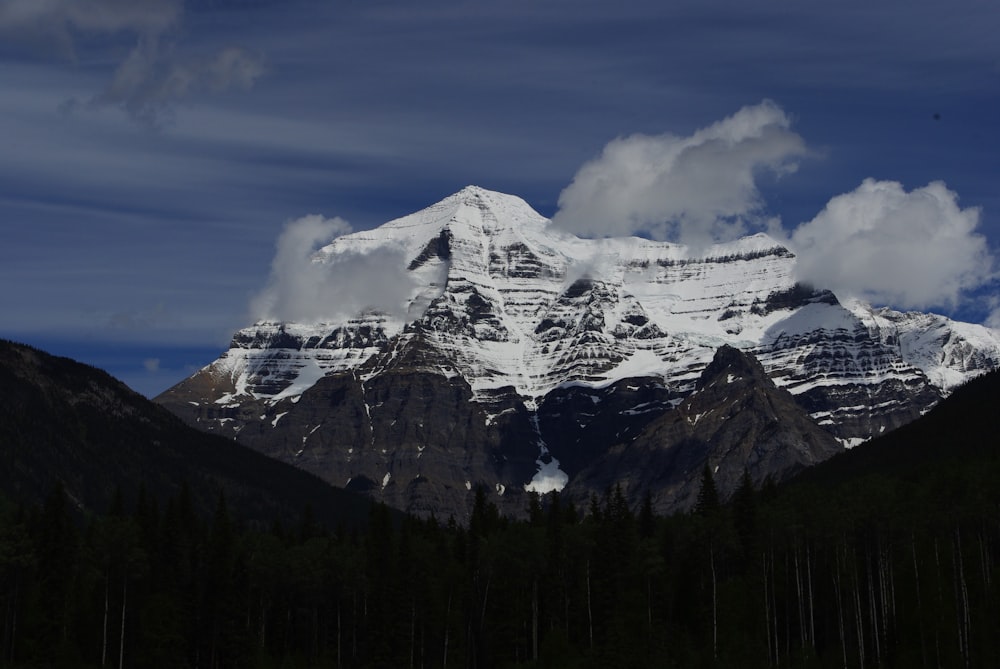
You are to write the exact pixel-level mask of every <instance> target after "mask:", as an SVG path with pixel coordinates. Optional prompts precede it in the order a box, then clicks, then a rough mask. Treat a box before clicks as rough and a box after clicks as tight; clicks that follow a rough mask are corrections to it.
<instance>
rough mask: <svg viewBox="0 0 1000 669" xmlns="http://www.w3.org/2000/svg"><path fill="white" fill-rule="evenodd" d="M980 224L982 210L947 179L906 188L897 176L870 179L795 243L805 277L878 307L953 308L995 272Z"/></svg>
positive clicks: (801, 231)
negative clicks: (962, 198)
mask: <svg viewBox="0 0 1000 669" xmlns="http://www.w3.org/2000/svg"><path fill="white" fill-rule="evenodd" d="M978 225H979V210H978V209H976V208H967V209H962V208H960V207H959V205H958V196H957V195H956V193H954V192H953V191H950V190H948V188H947V187H946V186H945V184H944V183H942V182H940V181H935V182H932V183H930V184H928V185H926V186H924V187H923V188H917V189H915V190H912V191H910V192H907V191H906V190H905V189H904V188H903V186H902V185H901V184H899V183H897V182H894V181H876V180H874V179H866V180H865V181H864V182H863V183H862V184H861V185H860V186H858V188H856V189H855V190H853V191H851V192H850V193H845V194H843V195H838V196H836V197H834V198H833V199H831V200H830V201H829V202H828V203H827V205H826V207H825V208H824V209H823V210H822V211H821V212H820V213H819V214H818V215H817V216H816V217H815V218H813V219H812V220H811V221H809V222H807V223H803V224H802V225H800V226H799V227H798V228H796V229H795V230H794V231H793V232H792V234H791V236H790V238H789V240H788V241H789V243H790V245H791V247H792V248H793V250H794V251H795V252H796V254H797V255H798V263H797V271H798V273H799V279H800V280H802V281H806V282H808V283H812V284H814V285H816V286H822V287H824V288H829V289H831V290H833V291H834V292H836V293H837V294H838V295H841V296H848V295H851V296H855V297H860V298H862V299H865V300H868V301H870V302H874V303H876V304H887V305H892V306H895V307H899V308H914V309H925V308H928V307H948V308H953V307H955V306H957V305H958V304H959V302H960V300H961V298H962V293H963V292H965V291H968V290H972V289H975V288H977V287H979V286H982V285H985V284H986V283H988V282H990V281H991V280H992V279H993V277H994V266H993V265H994V263H993V259H992V257H991V255H990V252H989V249H988V247H987V243H986V238H985V237H983V235H981V234H979V233H977V232H976V228H977V227H978Z"/></svg>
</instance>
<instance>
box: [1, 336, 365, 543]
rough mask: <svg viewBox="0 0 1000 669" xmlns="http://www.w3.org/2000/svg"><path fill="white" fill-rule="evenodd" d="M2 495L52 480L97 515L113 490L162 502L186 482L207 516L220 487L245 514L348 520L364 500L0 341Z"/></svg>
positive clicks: (29, 500)
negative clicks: (308, 512)
mask: <svg viewBox="0 0 1000 669" xmlns="http://www.w3.org/2000/svg"><path fill="white" fill-rule="evenodd" d="M0 446H2V448H0V458H2V466H0V494H2V495H5V496H7V497H8V498H9V499H11V500H15V501H17V502H18V503H24V504H29V505H30V504H40V503H41V502H42V501H43V500H44V499H45V498H46V496H47V495H49V494H50V493H51V492H52V490H53V488H54V487H55V486H56V485H57V484H59V485H61V486H62V488H63V489H64V491H65V494H66V496H67V497H68V499H69V500H70V501H71V503H72V505H73V506H74V507H76V508H77V509H79V510H80V511H81V512H84V513H103V512H105V511H106V510H107V509H108V508H109V507H110V505H111V503H112V499H113V497H114V495H115V493H116V491H120V492H121V494H122V496H123V497H124V498H125V499H126V500H134V499H136V498H137V496H138V495H139V493H140V489H142V490H143V491H144V492H145V494H146V495H148V496H149V497H150V498H151V499H152V500H157V501H159V502H161V503H162V502H163V501H165V500H167V499H168V498H172V497H175V496H176V495H178V493H180V491H181V489H182V487H183V486H184V484H187V486H188V487H189V492H190V494H191V498H192V503H193V505H194V508H195V511H196V512H198V513H200V514H202V515H209V514H211V512H212V511H213V510H214V509H215V508H216V504H217V501H218V497H219V494H220V493H223V494H224V495H225V497H226V500H227V502H228V504H229V505H230V506H231V507H232V508H233V509H234V510H235V511H236V513H237V514H238V515H239V516H240V517H241V518H242V519H243V520H247V521H249V520H256V521H258V522H263V523H270V522H271V521H272V520H275V519H282V520H283V521H286V522H287V521H291V520H293V519H296V518H298V517H299V516H301V514H302V513H303V510H304V509H305V508H306V506H307V505H311V506H312V508H313V510H314V512H315V514H316V517H317V520H322V521H323V522H326V523H330V524H331V526H332V525H334V524H336V523H338V522H347V523H349V524H355V523H357V522H359V521H363V520H364V519H365V518H366V517H367V513H368V506H369V502H368V501H367V500H365V499H363V498H360V497H358V496H355V495H352V494H349V493H346V492H344V491H342V490H337V489H335V488H332V487H331V486H329V485H327V484H325V483H323V482H322V481H320V480H319V479H317V478H315V477H314V476H312V475H310V474H307V473H306V472H303V471H300V470H298V469H296V468H294V467H290V466H288V465H283V464H281V463H278V462H275V461H274V460H271V459H269V458H266V457H264V456H262V455H260V454H258V453H255V452H254V451H252V450H250V449H248V448H245V447H243V446H240V445H238V444H236V443H234V442H233V441H231V440H228V439H225V438H220V437H217V436H213V435H208V434H205V433H202V432H199V431H197V430H193V429H191V428H189V427H187V426H186V425H184V424H183V423H182V422H181V421H180V419H178V418H177V417H176V416H174V415H173V414H171V413H170V412H169V411H167V410H165V409H164V408H163V407H161V406H159V405H157V404H154V403H153V402H150V401H149V400H147V399H145V398H144V397H142V396H140V395H139V394H137V393H135V392H133V391H132V390H130V389H129V388H128V387H126V386H125V385H124V384H122V383H121V382H120V381H117V380H116V379H114V378H112V377H111V376H109V375H108V374H106V373H105V372H103V371H101V370H98V369H95V368H93V367H89V366H87V365H83V364H81V363H78V362H75V361H73V360H70V359H68V358H61V357H55V356H51V355H48V354H46V353H44V352H42V351H39V350H36V349H33V348H30V347H28V346H24V345H20V344H16V343H13V342H8V341H0Z"/></svg>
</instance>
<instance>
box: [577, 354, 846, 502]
mask: <svg viewBox="0 0 1000 669" xmlns="http://www.w3.org/2000/svg"><path fill="white" fill-rule="evenodd" d="M842 450H843V446H841V445H840V444H839V443H838V442H837V440H836V439H834V438H833V436H832V435H831V434H830V433H828V432H826V431H825V430H823V429H822V428H820V427H819V426H818V425H817V424H816V423H815V422H814V421H813V420H811V419H810V417H809V416H808V415H807V414H806V412H805V411H804V410H803V409H802V407H800V406H799V405H798V404H796V403H795V401H794V399H793V398H792V395H791V394H790V393H789V392H788V391H786V390H783V389H780V388H777V387H776V386H775V385H774V383H773V381H771V379H769V378H768V377H767V375H766V373H765V372H764V368H763V367H762V366H761V365H760V363H759V362H757V360H755V359H754V358H753V357H752V356H750V355H748V354H747V353H744V352H742V351H739V350H738V349H735V348H732V347H729V346H723V347H721V348H720V349H719V350H718V351H717V352H716V355H715V357H714V358H713V360H712V362H711V364H709V366H708V367H707V368H705V371H704V372H703V373H702V375H701V377H700V378H699V379H698V383H697V387H696V389H695V391H694V392H693V393H691V394H690V395H689V396H688V397H687V398H685V399H684V401H682V402H681V403H680V405H679V406H677V407H676V408H675V409H672V410H670V411H667V412H665V413H663V414H662V415H660V416H659V417H658V418H657V419H655V420H654V421H652V422H651V423H649V424H648V425H647V426H646V427H645V429H644V430H643V431H642V432H641V433H640V434H639V435H638V436H637V437H636V438H634V439H633V440H632V441H630V442H627V443H619V444H616V445H615V446H614V447H612V448H611V449H610V450H609V451H608V452H607V453H606V454H605V455H604V456H602V457H600V458H597V459H596V460H594V461H593V463H592V464H591V465H590V466H588V467H587V468H586V469H585V470H584V471H583V472H581V473H580V475H579V476H577V477H575V478H574V479H573V480H572V482H571V483H570V484H569V486H568V487H567V489H566V494H568V495H570V496H572V497H574V498H576V499H577V500H578V501H580V502H585V501H586V500H587V499H588V498H589V497H590V496H591V495H597V496H600V495H601V494H602V493H603V492H604V491H606V490H608V489H610V488H612V487H614V486H621V488H622V492H623V494H624V495H625V498H626V499H627V500H628V501H629V503H630V506H632V507H633V508H638V507H639V505H640V504H641V503H642V501H643V499H644V497H645V496H646V495H647V494H648V495H649V496H650V498H651V501H652V503H653V509H654V510H655V511H656V512H658V513H672V512H675V511H679V510H689V509H690V508H692V507H693V506H694V504H695V501H696V499H697V497H698V491H699V488H700V485H701V482H700V474H701V472H702V469H703V468H704V467H705V466H706V465H707V466H708V467H709V468H710V470H711V471H712V473H713V476H714V478H715V481H716V486H717V488H718V490H719V493H720V496H721V497H722V498H723V499H726V498H728V497H729V496H730V495H732V493H733V492H735V491H736V489H737V488H738V487H739V484H740V482H741V479H742V477H743V472H744V471H747V472H748V473H749V474H750V477H751V480H752V481H753V482H754V484H755V485H757V486H760V485H761V484H762V483H763V482H764V481H765V480H767V479H768V478H773V479H775V480H781V479H785V478H787V477H789V476H791V475H793V474H794V473H796V472H798V471H801V470H802V469H804V468H806V467H809V466H812V465H815V464H817V463H819V462H822V461H823V460H826V459H827V458H830V457H832V456H834V455H836V454H837V453H839V452H841V451H842Z"/></svg>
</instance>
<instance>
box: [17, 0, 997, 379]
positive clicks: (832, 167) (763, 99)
mask: <svg viewBox="0 0 1000 669" xmlns="http://www.w3.org/2000/svg"><path fill="white" fill-rule="evenodd" d="M998 30H1000V6H998V5H997V4H996V3H995V2H993V1H992V0H956V1H955V2H951V3H943V2H940V1H939V0H935V1H933V2H929V1H924V0H914V1H909V2H896V1H887V2H871V1H870V0H866V1H864V2H856V1H854V0H847V1H845V2H841V3H818V2H810V1H802V0H799V1H797V2H763V3H746V2H735V1H731V0H721V1H719V2H713V3H705V2H683V1H682V2H671V3H664V2H660V1H659V0H656V1H654V0H623V1H620V2H615V3H610V2H607V1H606V0H530V1H529V0H509V1H505V2H486V1H485V0H468V1H460V0H450V1H449V0H425V1H424V2H419V3H417V2H412V1H410V0H401V1H395V0H386V1H379V0H369V1H364V2H362V1H360V0H354V1H347V0H344V1H341V0H290V1H283V2H271V1H269V0H203V1H200V2H196V1H189V2H183V1H182V0H45V1H44V2H43V1H41V0H0V90H2V94H0V137H3V138H4V142H3V148H2V151H0V225H2V233H3V243H2V244H0V282H2V285H3V287H4V290H3V291H2V293H0V336H4V337H7V338H11V339H15V340H18V341H23V342H26V343H29V344H33V345H36V346H39V347H41V348H44V349H47V350H50V351H52V352H55V353H58V354H62V355H69V356H72V357H75V358H77V359H80V360H83V361H84V362H88V363H91V364H94V365H97V366H100V367H103V368H104V369H107V370H108V371H110V372H111V373H112V374H114V375H116V376H118V377H119V378H121V379H122V380H124V381H126V382H127V383H129V384H130V385H131V386H132V387H134V388H136V389H137V390H139V391H140V392H143V393H146V394H147V395H153V394H156V393H157V392H159V391H162V390H164V389H166V388H167V387H169V386H170V385H172V384H173V383H176V382H177V381H179V380H180V379H181V378H183V377H184V376H186V375H188V374H190V373H192V372H193V371H194V370H196V369H197V368H199V367H201V366H203V365H205V364H207V363H209V362H210V361H211V360H213V359H214V358H215V357H216V356H217V355H218V354H219V353H220V352H221V351H222V350H224V349H225V348H226V344H227V343H228V340H229V337H230V335H231V334H232V332H233V331H234V330H235V329H237V328H239V327H242V326H245V325H248V324H249V322H250V321H251V320H252V314H251V310H250V305H251V303H252V300H253V297H254V296H255V295H256V294H258V293H259V292H260V291H261V290H262V289H263V287H264V286H265V284H266V283H267V280H268V275H269V272H270V267H271V262H272V258H273V256H274V252H275V243H276V240H277V239H278V236H279V235H280V234H281V231H282V229H283V228H284V226H285V225H286V223H287V222H289V221H292V220H296V219H299V218H301V217H303V216H306V215H308V214H321V215H323V216H326V217H340V218H342V219H345V220H346V221H348V222H349V223H350V224H351V226H352V227H353V229H355V230H357V229H364V228H369V227H373V226H376V225H379V224H380V223H383V222H385V221H387V220H389V219H391V218H394V217H396V216H400V215H404V214H406V213H409V212H412V211H415V210H417V209H420V208H422V207H424V206H426V205H428V204H431V203H433V202H435V201H437V200H438V199H440V198H442V197H444V196H446V195H448V194H450V193H452V192H454V191H457V190H459V189H460V188H462V187H463V186H465V185H467V184H477V185H480V186H483V187H486V188H490V189H494V190H499V191H504V192H509V193H514V194H517V195H520V196H521V197H523V198H524V199H526V200H527V201H528V202H529V203H530V204H531V205H532V206H534V207H535V208H536V209H537V210H539V211H540V212H541V213H543V214H545V215H548V216H552V215H556V214H557V212H558V215H557V220H559V219H561V220H563V221H565V222H566V224H567V225H570V226H573V225H575V224H576V223H574V221H573V220H570V219H574V218H576V219H577V220H578V219H579V215H576V216H575V217H574V212H582V211H593V207H592V206H591V205H592V203H594V202H598V201H600V202H603V203H605V204H607V202H609V201H610V200H607V199H604V200H601V199H600V192H599V190H598V189H597V187H596V185H595V184H596V183H597V182H598V181H600V180H601V179H603V180H604V182H610V183H616V184H620V189H619V190H618V191H617V192H618V193H626V194H628V197H622V198H620V199H621V204H620V205H619V206H612V205H610V204H608V205H607V206H606V207H605V208H606V209H607V210H606V211H605V218H606V219H607V220H606V223H607V227H606V229H605V228H603V227H601V226H602V225H603V223H602V221H587V222H586V225H583V223H582V222H580V228H579V231H580V232H581V233H585V234H631V233H636V232H642V233H646V234H653V235H654V236H662V237H664V238H676V239H680V240H681V241H686V240H685V239H684V238H683V235H695V236H696V237H697V236H698V235H699V234H700V235H701V236H702V237H705V236H706V235H707V236H708V237H712V238H717V237H719V236H720V235H722V236H726V235H730V234H733V233H734V231H735V230H736V229H737V228H740V229H742V230H745V231H755V230H756V229H764V228H769V229H770V230H771V231H772V232H775V233H779V234H783V235H785V236H786V237H787V238H788V239H789V240H790V242H792V243H794V244H798V245H799V247H801V250H802V252H803V253H804V254H809V253H811V254H812V257H813V258H814V259H815V262H814V263H813V264H812V265H810V267H812V268H813V269H814V270H815V272H816V273H815V276H816V277H822V278H823V280H828V281H830V282H833V283H836V282H838V281H839V282H842V283H844V286H845V289H854V290H857V291H858V292H859V293H860V294H862V295H866V296H868V297H873V298H876V301H881V302H883V303H886V304H892V305H893V306H897V307H900V308H921V309H928V310H934V311H937V312H941V313H946V314H948V315H952V316H954V317H957V318H961V319H963V320H970V321H974V322H985V321H987V320H989V319H991V318H992V319H994V320H990V322H991V323H996V322H997V321H996V320H995V319H996V313H995V312H996V307H997V304H996V294H997V284H996V282H995V280H993V278H992V275H993V272H994V269H995V262H994V260H995V258H996V257H997V253H998V252H1000V120H998V119H1000V39H998V38H997V33H998ZM749 116H755V118H756V120H752V119H751V120H750V121H747V118H748V117H749ZM741 124H742V125H741ZM737 126H739V128H740V130H739V132H738V133H737V134H738V135H739V136H738V138H737V141H736V142H735V143H733V142H730V143H729V144H726V146H727V147H728V148H726V149H725V151H730V150H733V147H736V149H738V152H737V153H732V154H730V153H725V151H724V152H723V153H722V154H721V155H720V154H718V152H717V151H716V150H715V149H716V148H718V143H717V141H716V139H717V138H716V139H712V138H711V137H709V136H713V135H712V133H713V132H717V134H718V133H722V134H725V133H726V132H729V131H730V130H733V128H736V127H737ZM713 129H714V130H713ZM739 133H743V134H739ZM706 137H709V139H707V140H706V139H705V138H706ZM713 142H715V143H713ZM681 154H683V156H686V157H687V158H686V159H684V160H681V159H677V160H675V158H676V156H677V155H681ZM644 161H645V162H644ZM713 161H714V162H713ZM741 161H742V162H741ZM692 165H694V167H691V166H692ZM712 165H722V166H726V167H727V168H732V169H730V170H729V171H728V172H726V170H721V171H712V170H709V173H710V174H721V175H722V176H720V177H719V178H720V179H722V181H720V182H719V183H717V184H716V183H713V182H712V181H711V180H708V181H706V180H704V179H701V180H696V181H694V182H692V181H691V179H692V178H693V177H692V175H693V174H695V173H696V172H698V169H697V168H698V167H699V166H700V167H705V166H712ZM650 171H652V172H653V173H655V174H656V175H657V176H658V179H657V180H655V183H654V184H653V185H652V186H649V185H648V184H647V186H646V187H643V186H642V185H641V184H640V185H636V184H635V183H634V181H630V177H629V175H630V174H636V173H640V174H647V173H649V172H650ZM701 172H704V170H701ZM722 172H726V173H727V174H728V176H725V175H724V174H722ZM699 173H700V172H699ZM748 180H749V181H748ZM866 180H867V181H866ZM939 182H940V183H939ZM690 183H693V186H691V188H682V186H684V185H685V184H690ZM661 186H662V188H661ZM622 189H623V190H622ZM692 189H693V190H692ZM692 192H693V193H695V194H700V196H699V197H690V198H689V197H687V196H688V195H689V194H690V193H692ZM663 193H680V194H681V195H683V197H680V196H676V197H673V198H668V200H669V201H664V198H663ZM719 194H721V196H725V197H722V198H721V200H720V197H721V196H720V197H715V196H716V195H719ZM730 196H731V197H730ZM560 197H562V200H560ZM678 198H680V200H683V201H684V205H683V207H681V208H678V207H679V206H680V205H677V202H678V201H679V200H678ZM713 198H714V199H713ZM722 200H724V202H722ZM713 215H717V216H721V217H722V224H721V227H720V225H719V224H717V223H718V221H716V222H715V223H713V221H711V220H710V218H711V217H712V216H713ZM868 218H870V219H871V220H870V221H869V223H870V225H869V228H868V229H866V230H863V231H859V230H858V229H856V226H855V225H854V223H855V221H856V220H862V219H864V220H867V219H868ZM578 222H579V221H578ZM865 248H874V249H875V250H877V251H879V254H878V255H874V256H872V257H867V256H866V255H865V253H864V249H865ZM833 250H836V252H837V253H840V254H844V257H846V256H847V255H850V257H851V258H853V259H854V264H853V265H851V266H850V267H851V271H850V272H849V274H850V276H844V274H845V272H844V271H840V272H839V274H838V267H837V266H835V265H833V264H831V263H829V262H826V261H824V258H826V257H828V256H830V255H831V254H832V252H833ZM883 252H885V253H884V254H883ZM878 258H888V259H889V260H887V261H885V262H879V260H878ZM931 264H934V265H938V266H940V268H941V269H940V270H939V271H936V272H934V273H931V274H930V275H928V274H927V273H926V272H924V273H923V275H922V276H921V274H919V273H918V274H914V275H912V276H911V275H909V274H907V272H908V271H910V272H912V271H913V268H914V267H927V266H929V265H931ZM841 269H842V268H841ZM852 281H853V284H852V283H851V282H852ZM882 281H884V282H885V283H884V285H882V284H880V282H882Z"/></svg>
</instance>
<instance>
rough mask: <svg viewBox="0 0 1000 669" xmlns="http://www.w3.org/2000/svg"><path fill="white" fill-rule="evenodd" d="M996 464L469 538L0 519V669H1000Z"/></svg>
mask: <svg viewBox="0 0 1000 669" xmlns="http://www.w3.org/2000/svg"><path fill="white" fill-rule="evenodd" d="M996 474H997V472H996V466H995V463H994V464H993V465H991V466H989V467H982V466H975V467H974V466H972V465H969V466H955V467H950V468H940V469H939V470H938V471H936V472H935V473H934V475H933V476H930V477H921V478H920V479H918V480H905V479H893V478H884V477H875V476H869V477H863V478H860V479H856V480H853V481H851V482H849V483H847V484H838V485H837V486H825V485H823V484H819V483H813V484H811V485H808V486H805V485H803V486H799V487H793V488H790V489H782V490H781V491H777V490H775V489H774V488H772V487H766V488H765V489H764V490H754V489H753V487H752V486H751V485H749V480H748V479H747V480H745V481H744V485H743V486H742V487H741V489H740V490H739V491H738V492H737V493H736V495H735V496H734V498H733V499H732V500H730V501H729V503H728V504H725V505H722V504H720V503H719V500H718V498H717V495H716V493H715V488H714V483H713V481H712V479H711V473H710V472H709V471H708V470H706V471H705V473H704V474H703V482H702V483H703V485H702V493H701V496H700V499H699V503H698V507H697V509H696V510H695V512H693V513H691V514H682V515H676V516H672V517H669V518H660V517H655V516H654V515H653V514H652V512H651V510H650V507H649V505H648V504H647V505H644V506H643V507H642V508H640V509H637V510H632V509H629V508H628V507H627V505H626V503H625V501H624V497H623V495H622V494H621V492H620V491H618V490H613V491H609V492H608V493H607V494H606V495H605V496H604V497H603V498H602V499H596V498H595V499H593V500H592V501H591V503H590V505H589V507H588V508H586V509H578V508H574V507H573V506H572V505H570V504H566V503H565V502H563V501H562V500H560V499H559V497H558V496H549V497H548V498H546V499H539V498H537V497H535V498H532V500H531V505H530V508H529V509H528V513H527V519H526V520H519V521H513V520H509V519H505V518H503V517H501V516H500V515H499V513H498V512H497V509H496V507H495V506H494V505H493V504H492V503H491V502H490V501H489V495H488V494H487V493H486V492H485V491H483V490H480V491H479V492H478V494H477V496H476V504H475V508H474V511H473V514H472V517H471V519H470V522H469V523H468V525H467V526H460V525H458V524H456V523H455V522H454V521H449V522H437V521H435V520H433V519H431V520H419V519H414V518H408V519H405V520H403V521H402V522H401V523H399V522H396V521H395V520H394V518H395V517H394V516H392V515H390V513H389V512H388V510H387V509H386V508H385V507H382V506H373V507H372V508H371V514H370V519H369V523H368V526H367V528H366V529H363V530H345V529H340V530H338V529H327V528H323V527H321V526H320V525H319V524H318V523H317V522H315V521H314V520H313V516H312V514H311V513H310V512H309V511H308V510H307V511H305V512H303V514H302V517H301V518H297V519H294V520H292V521H288V522H285V523H275V524H274V525H273V527H270V528H267V529H262V528H259V527H258V528H249V527H243V526H241V525H240V523H239V522H238V521H237V520H236V519H234V518H233V516H232V514H231V513H230V511H229V509H228V507H227V505H226V501H225V498H224V497H222V496H220V498H219V503H218V507H217V509H216V511H215V513H214V515H213V516H212V517H210V518H200V517H198V516H197V514H196V513H195V512H194V511H193V510H192V506H191V503H190V499H189V495H188V493H187V492H186V491H182V492H181V493H180V494H179V495H177V496H176V497H175V498H174V499H171V500H169V501H168V502H167V503H166V504H165V505H163V506H162V507H161V506H160V505H158V504H156V503H155V502H153V501H151V500H150V499H148V498H147V497H146V495H144V494H142V493H140V494H139V496H138V498H137V499H135V500H122V498H121V496H120V495H118V496H116V497H115V502H114V503H113V504H112V507H111V508H110V509H109V510H108V512H107V513H106V514H105V515H103V516H102V517H95V518H90V519H88V520H87V521H86V522H84V523H80V522H79V521H78V520H77V519H76V518H75V516H74V511H73V504H72V501H71V500H70V499H68V498H67V496H66V495H65V493H63V491H62V490H61V489H56V490H54V491H53V492H52V494H51V495H50V496H49V498H48V499H47V501H46V502H45V504H44V505H42V506H41V507H40V508H30V509H26V508H23V507H21V508H19V507H16V506H13V505H11V504H3V505H0V622H2V629H0V653H2V657H0V666H5V667H34V666H67V667H70V666H72V667H206V668H213V669H214V668H216V667H444V668H445V669H447V667H515V666H524V667H528V666H539V667H649V666H658V667H741V668H742V667H774V668H780V667H838V668H840V667H963V668H964V667H984V668H985V667H996V666H1000V640H998V638H997V637H998V635H997V631H998V630H1000V597H998V591H997V581H998V579H1000V573H998V559H997V554H998V550H997V549H998V546H1000V543H998V542H1000V514H998V509H1000V493H998V486H997V485H996V483H995V481H996V480H997V479H996V478H995V477H996Z"/></svg>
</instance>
